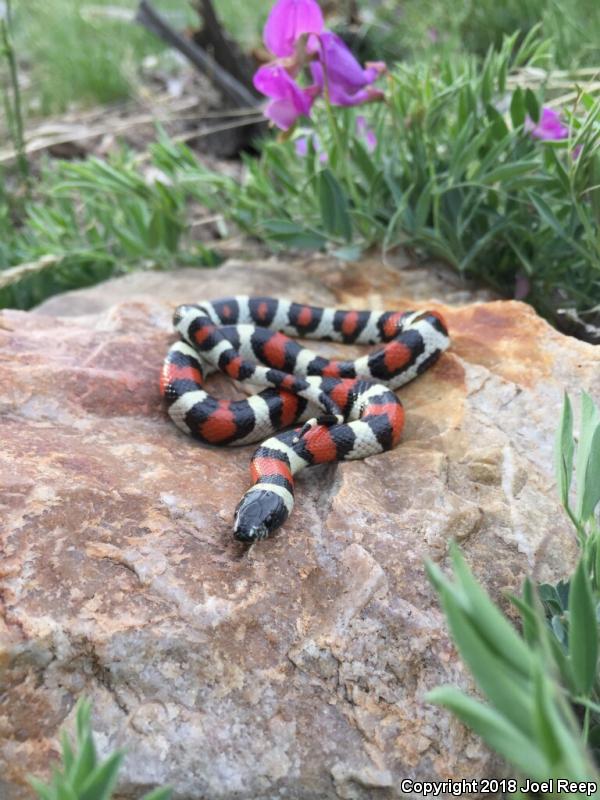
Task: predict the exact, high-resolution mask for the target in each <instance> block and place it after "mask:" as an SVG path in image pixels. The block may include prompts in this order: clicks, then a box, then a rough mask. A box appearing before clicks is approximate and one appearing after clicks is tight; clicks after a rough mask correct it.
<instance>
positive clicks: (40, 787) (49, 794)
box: [27, 775, 56, 800]
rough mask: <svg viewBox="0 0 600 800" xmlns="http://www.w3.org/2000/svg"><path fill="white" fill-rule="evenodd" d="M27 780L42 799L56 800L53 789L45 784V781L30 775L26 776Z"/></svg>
mask: <svg viewBox="0 0 600 800" xmlns="http://www.w3.org/2000/svg"><path fill="white" fill-rule="evenodd" d="M27 780H28V781H29V783H30V784H31V786H32V787H33V789H34V791H35V792H36V793H37V794H38V795H39V796H40V797H41V798H42V800H56V796H55V794H54V791H53V790H52V789H51V788H50V787H49V786H46V784H45V783H42V781H40V780H38V779H37V778H34V777H33V776H31V775H30V776H29V777H28V778H27Z"/></svg>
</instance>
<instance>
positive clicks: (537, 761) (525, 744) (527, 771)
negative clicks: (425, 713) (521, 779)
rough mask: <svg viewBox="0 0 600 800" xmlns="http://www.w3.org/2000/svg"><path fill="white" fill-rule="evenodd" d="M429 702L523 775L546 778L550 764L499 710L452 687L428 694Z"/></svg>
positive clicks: (530, 740) (445, 687)
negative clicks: (454, 718)
mask: <svg viewBox="0 0 600 800" xmlns="http://www.w3.org/2000/svg"><path fill="white" fill-rule="evenodd" d="M426 699H427V700H428V702H430V703H436V704H437V705H441V706H444V708H447V709H449V710H450V711H452V713H453V714H455V715H456V716H457V717H458V718H459V719H460V720H461V721H462V722H464V724H465V725H467V726H468V727H469V728H470V729H471V730H472V731H474V732H475V733H476V734H477V735H478V736H480V737H481V738H482V739H483V740H484V741H485V742H486V743H487V744H488V745H489V746H490V747H491V748H492V750H495V751H496V752H497V753H499V754H500V755H501V756H503V757H504V758H505V759H506V760H507V761H508V762H509V763H510V764H512V765H513V766H515V767H516V768H517V769H518V770H519V771H520V772H522V773H523V774H524V775H530V776H531V777H533V778H537V779H540V780H543V779H547V778H548V776H549V775H550V764H549V763H548V761H547V760H546V758H545V757H544V753H543V752H542V751H541V750H540V749H539V747H537V746H536V744H535V742H534V741H533V740H532V739H531V738H530V737H529V736H525V735H523V733H522V732H521V731H520V730H519V728H517V727H515V726H514V725H512V724H511V723H510V722H509V721H508V720H507V719H506V717H505V716H504V715H503V714H502V713H500V712H499V711H495V710H494V709H492V708H489V706H486V705H484V704H483V703H480V702H478V701H477V700H473V699H472V698H470V697H467V696H466V695H464V694H463V693H462V692H460V691H458V689H455V688H453V687H449V686H441V687H438V688H437V689H434V690H433V691H431V692H429V694H428V695H427V697H426Z"/></svg>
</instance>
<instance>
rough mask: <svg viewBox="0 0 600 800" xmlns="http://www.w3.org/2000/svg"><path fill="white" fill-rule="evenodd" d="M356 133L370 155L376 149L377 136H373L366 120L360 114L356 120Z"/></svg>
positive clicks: (373, 133)
mask: <svg viewBox="0 0 600 800" xmlns="http://www.w3.org/2000/svg"><path fill="white" fill-rule="evenodd" d="M356 132H357V133H358V135H359V136H361V137H362V138H363V139H364V140H365V144H366V146H367V150H368V151H369V153H372V152H373V150H375V148H376V147H377V136H375V132H374V131H373V130H371V128H369V126H368V125H367V120H366V119H365V118H364V117H363V116H362V114H361V115H360V116H358V117H357V118H356Z"/></svg>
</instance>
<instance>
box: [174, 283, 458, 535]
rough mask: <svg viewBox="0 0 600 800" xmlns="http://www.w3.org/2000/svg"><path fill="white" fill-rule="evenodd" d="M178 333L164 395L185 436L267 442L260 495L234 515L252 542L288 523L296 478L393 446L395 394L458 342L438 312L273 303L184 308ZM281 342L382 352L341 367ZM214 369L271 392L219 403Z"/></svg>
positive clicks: (237, 301) (399, 414)
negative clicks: (213, 391) (211, 390)
mask: <svg viewBox="0 0 600 800" xmlns="http://www.w3.org/2000/svg"><path fill="white" fill-rule="evenodd" d="M174 325H175V327H176V329H177V331H178V332H179V334H180V336H181V341H179V342H176V343H175V344H174V345H173V346H172V347H171V349H170V350H169V352H168V354H167V357H166V359H165V362H164V366H163V370H162V376H161V392H162V394H163V396H164V398H165V401H166V403H167V404H168V412H169V415H170V417H171V419H172V420H173V422H174V423H175V424H176V425H177V427H179V428H181V430H183V431H185V432H186V433H188V434H190V435H192V436H194V437H195V438H197V439H200V440H201V441H203V442H206V443H208V444H214V445H244V444H249V443H251V442H258V441H262V440H264V439H265V438H266V437H271V438H266V441H263V443H262V444H261V446H260V447H259V448H258V449H257V450H256V452H255V453H254V456H253V458H252V462H251V475H252V479H253V485H252V486H251V488H250V489H248V491H247V492H246V493H245V494H244V496H243V497H242V499H241V501H240V503H239V505H238V506H237V509H236V512H235V518H234V536H235V537H236V538H237V539H239V540H241V541H244V542H254V541H257V540H259V539H264V538H265V537H267V536H269V535H270V534H271V533H272V532H273V531H274V530H275V529H276V528H278V527H279V526H280V525H282V524H283V522H285V520H286V519H287V517H288V515H289V514H290V512H291V510H292V507H293V504H294V475H296V474H297V473H298V472H300V470H302V469H304V468H305V467H308V466H311V465H313V464H323V463H326V462H331V461H348V460H350V459H359V458H366V457H367V456H370V455H374V454H375V453H382V452H383V451H385V450H389V449H391V448H392V447H394V446H395V445H396V444H397V443H398V440H399V438H400V434H401V432H402V427H403V424H404V411H403V408H402V404H401V403H400V401H399V400H398V398H397V397H396V395H395V394H394V392H393V390H394V389H396V388H398V387H399V386H401V385H402V384H404V383H407V382H408V381H410V380H412V379H413V378H415V377H416V376H417V375H420V374H421V373H422V372H423V371H424V370H426V369H427V368H428V367H430V366H431V365H432V364H434V363H435V362H436V361H437V359H438V358H439V356H440V355H441V353H442V352H443V351H444V350H446V348H447V347H448V346H449V343H450V340H449V337H448V329H447V327H446V324H445V322H444V320H443V318H442V316H441V315H440V314H439V313H438V312H436V311H407V312H405V313H400V312H395V311H385V312H383V313H381V312H376V311H341V310H336V309H333V308H317V307H313V306H308V305H302V304H300V303H291V302H289V301H287V300H278V299H275V298H272V297H246V296H243V297H232V298H226V299H223V300H215V301H211V302H202V303H199V304H197V305H182V306H179V307H178V308H177V309H176V311H175V317H174ZM285 334H291V335H292V336H300V337H303V338H308V339H324V340H330V341H337V342H344V343H346V344H353V343H357V344H376V343H378V342H385V343H386V344H385V345H384V346H383V347H381V348H378V349H377V350H375V351H373V352H371V353H369V354H368V355H365V356H363V357H361V358H357V359H356V360H354V361H338V360H332V359H327V358H323V357H322V356H320V355H317V354H316V353H314V352H312V351H311V350H309V349H307V348H305V347H302V346H301V345H299V344H298V343H297V342H295V341H293V340H292V339H289V338H288V336H286V335H285ZM217 370H220V371H221V372H224V373H225V374H226V375H228V376H229V377H231V378H233V379H235V380H238V381H244V382H248V383H251V384H253V385H258V386H264V387H268V388H265V389H264V390H263V391H261V392H260V393H259V394H256V395H252V396H251V397H249V398H248V399H246V400H219V399H218V398H216V397H213V396H212V395H210V394H208V392H206V391H205V389H204V388H203V387H204V380H205V378H206V377H207V375H209V374H210V373H212V372H215V371H217ZM302 422H303V423H304V424H303V425H302V426H300V427H295V428H292V429H291V430H286V431H283V432H281V433H278V434H277V435H276V436H272V434H274V433H276V432H277V431H279V430H281V429H282V428H289V427H290V426H294V425H296V424H297V423H302Z"/></svg>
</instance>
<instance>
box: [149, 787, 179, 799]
mask: <svg viewBox="0 0 600 800" xmlns="http://www.w3.org/2000/svg"><path fill="white" fill-rule="evenodd" d="M172 793H173V790H172V789H171V788H170V787H169V786H165V787H163V788H162V789H154V790H153V791H151V792H148V794H145V795H144V796H143V797H142V799H141V800H169V798H170V797H171V794H172Z"/></svg>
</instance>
